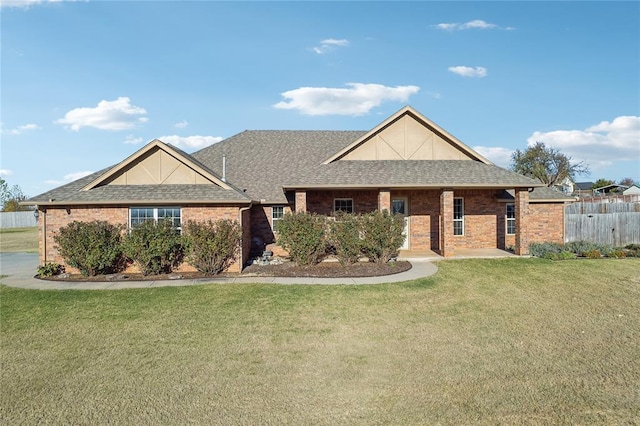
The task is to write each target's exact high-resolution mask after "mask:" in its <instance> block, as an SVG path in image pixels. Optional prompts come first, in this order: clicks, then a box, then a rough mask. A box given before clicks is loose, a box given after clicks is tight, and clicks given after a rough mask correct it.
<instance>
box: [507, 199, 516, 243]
mask: <svg viewBox="0 0 640 426" xmlns="http://www.w3.org/2000/svg"><path fill="white" fill-rule="evenodd" d="M515 233H516V205H515V204H513V203H508V204H507V235H514V234H515Z"/></svg>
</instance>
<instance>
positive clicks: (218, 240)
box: [184, 219, 242, 275]
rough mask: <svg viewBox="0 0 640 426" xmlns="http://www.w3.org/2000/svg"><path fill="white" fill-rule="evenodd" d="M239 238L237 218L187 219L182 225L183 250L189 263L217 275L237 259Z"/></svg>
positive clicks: (239, 231) (240, 235) (240, 233)
mask: <svg viewBox="0 0 640 426" xmlns="http://www.w3.org/2000/svg"><path fill="white" fill-rule="evenodd" d="M241 241H242V230H241V229H240V224H239V223H238V222H237V221H233V220H229V219H220V220H218V221H215V222H213V221H211V220H209V221H208V222H194V221H188V222H187V224H186V226H185V235H184V242H185V251H186V257H187V260H188V262H189V263H190V264H191V265H192V266H193V267H195V268H196V269H197V270H198V271H200V272H204V273H206V274H214V275H215V274H219V273H220V272H223V271H224V270H226V269H228V268H229V266H231V265H232V264H233V263H234V262H235V259H236V256H237V255H238V251H239V248H240V243H241Z"/></svg>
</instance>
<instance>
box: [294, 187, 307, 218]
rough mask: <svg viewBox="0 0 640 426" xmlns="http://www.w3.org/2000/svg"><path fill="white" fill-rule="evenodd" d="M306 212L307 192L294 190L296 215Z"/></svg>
mask: <svg viewBox="0 0 640 426" xmlns="http://www.w3.org/2000/svg"><path fill="white" fill-rule="evenodd" d="M306 211H307V191H306V190H304V189H302V190H300V189H298V190H296V213H302V212H306Z"/></svg>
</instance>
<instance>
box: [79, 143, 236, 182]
mask: <svg viewBox="0 0 640 426" xmlns="http://www.w3.org/2000/svg"><path fill="white" fill-rule="evenodd" d="M104 185H118V186H132V185H216V186H219V187H221V188H224V189H231V187H230V186H229V185H227V184H226V183H225V182H223V181H222V180H221V179H220V178H218V176H216V175H215V174H213V172H211V171H210V170H208V169H206V167H205V166H203V165H201V164H199V163H198V162H197V161H196V160H194V159H192V158H191V157H190V156H189V155H188V154H185V153H183V152H182V151H180V150H178V149H175V148H172V147H171V146H170V145H166V144H165V143H163V142H161V141H159V140H157V139H156V140H153V141H151V142H150V143H149V144H147V145H146V146H145V147H143V148H142V149H140V150H139V151H138V152H136V153H134V154H133V155H131V156H130V157H129V158H127V159H126V160H124V161H122V162H121V163H119V164H118V165H116V166H114V167H112V168H111V169H109V170H108V171H107V172H106V173H104V174H102V175H100V176H99V177H98V178H96V179H94V180H93V181H91V182H90V183H89V184H88V185H86V186H85V187H84V188H83V190H89V189H92V188H96V187H98V186H104Z"/></svg>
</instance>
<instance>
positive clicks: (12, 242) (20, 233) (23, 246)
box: [0, 227, 38, 253]
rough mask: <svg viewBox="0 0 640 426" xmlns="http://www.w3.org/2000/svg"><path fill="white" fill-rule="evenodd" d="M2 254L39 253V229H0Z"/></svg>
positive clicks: (0, 250)
mask: <svg viewBox="0 0 640 426" xmlns="http://www.w3.org/2000/svg"><path fill="white" fill-rule="evenodd" d="M0 252H2V253H16V252H27V253H37V252H38V228H36V227H33V228H8V229H0Z"/></svg>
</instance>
